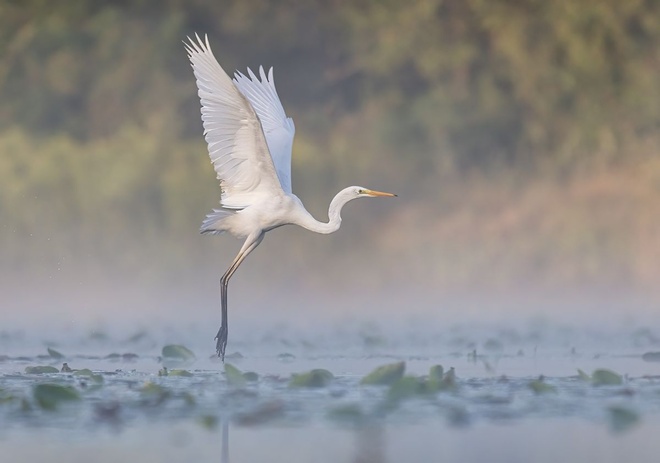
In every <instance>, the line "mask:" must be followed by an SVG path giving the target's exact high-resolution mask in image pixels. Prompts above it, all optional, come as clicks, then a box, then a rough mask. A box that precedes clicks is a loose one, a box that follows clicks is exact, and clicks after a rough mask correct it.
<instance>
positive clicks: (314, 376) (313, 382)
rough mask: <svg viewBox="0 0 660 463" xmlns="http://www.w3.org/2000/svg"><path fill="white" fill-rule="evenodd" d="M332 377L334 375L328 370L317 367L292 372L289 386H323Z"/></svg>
mask: <svg viewBox="0 0 660 463" xmlns="http://www.w3.org/2000/svg"><path fill="white" fill-rule="evenodd" d="M334 378H335V377H334V375H333V374H332V373H330V372H329V371H328V370H324V369H322V368H317V369H314V370H311V371H308V372H306V373H294V374H293V375H291V380H290V381H289V387H325V386H327V385H328V384H330V382H331V381H332V380H333V379H334Z"/></svg>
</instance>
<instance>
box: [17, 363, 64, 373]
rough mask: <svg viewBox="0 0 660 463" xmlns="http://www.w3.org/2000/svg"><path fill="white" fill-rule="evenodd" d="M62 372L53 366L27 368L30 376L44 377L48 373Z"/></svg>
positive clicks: (26, 371) (26, 370)
mask: <svg viewBox="0 0 660 463" xmlns="http://www.w3.org/2000/svg"><path fill="white" fill-rule="evenodd" d="M59 372H60V370H58V369H57V368H55V367H51V366H47V365H45V366H36V367H25V373H26V374H28V375H43V374H48V373H59Z"/></svg>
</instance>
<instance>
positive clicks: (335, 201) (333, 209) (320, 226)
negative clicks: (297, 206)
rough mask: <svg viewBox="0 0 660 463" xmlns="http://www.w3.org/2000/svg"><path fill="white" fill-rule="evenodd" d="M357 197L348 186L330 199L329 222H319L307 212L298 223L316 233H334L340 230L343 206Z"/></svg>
mask: <svg viewBox="0 0 660 463" xmlns="http://www.w3.org/2000/svg"><path fill="white" fill-rule="evenodd" d="M355 198H356V197H355V196H354V195H352V194H351V189H350V188H346V189H344V190H342V191H340V192H339V193H337V194H336V195H335V197H334V198H332V201H330V207H328V218H329V219H330V220H329V221H328V223H323V222H319V221H318V220H316V219H315V218H314V217H312V215H311V214H307V215H306V216H305V218H304V219H303V220H302V221H300V222H299V223H298V225H300V226H301V227H304V228H306V229H307V230H309V231H313V232H315V233H323V234H325V235H327V234H329V233H334V232H336V231H337V230H339V227H340V226H341V208H342V207H344V205H345V204H346V203H347V202H349V201H350V200H352V199H355Z"/></svg>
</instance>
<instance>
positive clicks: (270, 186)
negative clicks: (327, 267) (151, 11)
mask: <svg viewBox="0 0 660 463" xmlns="http://www.w3.org/2000/svg"><path fill="white" fill-rule="evenodd" d="M195 37H196V40H192V39H190V38H188V42H187V43H185V47H186V51H187V52H188V58H189V59H190V63H191V65H192V68H193V72H194V74H195V79H196V81H197V88H198V90H199V91H198V95H199V99H200V102H201V105H202V122H203V125H204V137H205V139H206V143H207V144H208V151H209V156H210V157H211V162H212V163H213V167H214V169H215V171H216V173H217V176H218V180H219V181H220V188H221V195H220V208H219V209H214V210H213V212H211V213H210V214H208V215H207V216H206V219H205V220H204V221H203V223H202V227H201V230H200V231H201V232H202V233H209V234H219V233H222V232H225V231H227V232H229V233H231V234H233V235H235V236H237V237H239V238H245V242H244V243H243V246H242V247H241V249H240V251H239V253H238V255H237V256H236V258H235V259H234V260H233V261H232V263H231V265H230V266H229V268H228V269H227V271H226V272H225V273H224V275H223V276H222V278H221V281H220V284H221V306H222V324H221V326H220V330H219V331H218V334H217V335H216V340H217V344H216V350H217V353H218V356H220V357H222V359H223V360H224V356H225V349H226V347H227V337H228V332H229V330H228V317H227V287H228V283H229V279H230V278H231V276H232V275H233V274H234V272H235V271H236V269H237V268H238V267H239V265H240V264H241V262H243V260H244V259H245V258H246V257H247V255H248V254H249V253H250V252H252V251H253V250H254V249H255V248H256V247H257V246H258V245H259V243H261V241H262V240H263V238H264V235H265V233H266V232H267V231H269V230H272V229H273V228H277V227H281V226H282V225H289V224H292V225H298V226H301V227H304V228H307V229H308V230H311V231H313V232H316V233H325V234H327V233H332V232H334V231H336V230H337V229H339V226H340V225H341V209H342V207H343V206H344V205H345V204H346V203H347V202H349V201H351V200H353V199H356V198H360V197H378V196H396V195H393V194H392V193H383V192H379V191H373V190H369V189H368V188H364V187H359V186H352V187H348V188H344V189H343V190H342V191H340V192H339V193H337V195H336V196H335V197H334V198H333V200H332V201H331V202H330V207H329V208H328V217H329V221H328V222H327V223H323V222H319V221H317V220H316V219H314V217H312V215H311V214H310V213H309V212H307V210H306V209H305V207H304V206H303V204H302V202H301V201H300V199H298V197H297V196H296V195H294V194H293V193H292V190H291V149H292V146H293V136H294V134H295V126H294V124H293V120H292V119H291V118H289V117H287V116H286V113H285V112H284V108H283V106H282V103H281V102H280V99H279V96H278V94H277V90H276V89H275V81H274V79H273V69H272V68H271V69H270V70H269V71H268V74H267V75H266V73H265V71H264V69H263V68H259V76H257V75H255V74H254V73H253V72H252V71H251V70H250V69H248V71H247V76H246V75H244V74H241V73H239V72H237V73H236V74H235V76H234V79H233V80H232V79H230V78H229V76H228V75H227V73H225V71H224V70H223V69H222V67H221V66H220V64H219V63H218V61H217V60H216V59H215V56H213V52H212V51H211V46H210V45H209V41H208V37H205V40H204V41H202V39H200V38H199V36H197V35H196V36H195Z"/></svg>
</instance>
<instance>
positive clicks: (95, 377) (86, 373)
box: [73, 368, 103, 384]
mask: <svg viewBox="0 0 660 463" xmlns="http://www.w3.org/2000/svg"><path fill="white" fill-rule="evenodd" d="M73 376H81V377H84V378H89V379H91V380H92V381H94V382H95V383H97V384H100V383H102V382H103V375H99V374H97V373H94V372H93V371H92V370H90V369H89V368H83V369H82V370H75V371H74V372H73Z"/></svg>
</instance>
